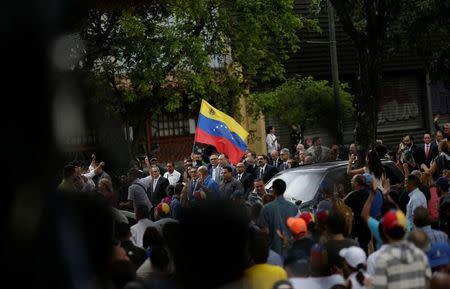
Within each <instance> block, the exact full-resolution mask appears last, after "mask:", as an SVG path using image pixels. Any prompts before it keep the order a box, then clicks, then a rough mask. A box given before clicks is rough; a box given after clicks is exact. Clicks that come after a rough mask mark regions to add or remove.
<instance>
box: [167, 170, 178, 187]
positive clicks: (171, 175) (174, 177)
mask: <svg viewBox="0 0 450 289" xmlns="http://www.w3.org/2000/svg"><path fill="white" fill-rule="evenodd" d="M164 177H165V178H166V179H168V180H169V184H171V185H172V186H175V185H176V184H177V183H178V182H179V181H180V178H181V173H179V172H178V171H176V170H174V171H173V172H172V173H169V172H166V173H165V174H164Z"/></svg>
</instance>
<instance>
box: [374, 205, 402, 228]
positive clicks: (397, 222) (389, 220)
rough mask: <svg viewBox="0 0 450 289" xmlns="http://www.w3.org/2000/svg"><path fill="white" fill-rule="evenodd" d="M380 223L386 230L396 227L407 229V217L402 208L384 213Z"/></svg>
mask: <svg viewBox="0 0 450 289" xmlns="http://www.w3.org/2000/svg"><path fill="white" fill-rule="evenodd" d="M380 224H381V225H382V226H383V228H385V229H386V230H392V229H395V228H399V227H400V228H402V229H404V230H405V229H406V217H405V215H404V214H403V212H402V211H400V210H390V211H389V212H387V213H386V214H384V216H383V218H382V219H381V222H380Z"/></svg>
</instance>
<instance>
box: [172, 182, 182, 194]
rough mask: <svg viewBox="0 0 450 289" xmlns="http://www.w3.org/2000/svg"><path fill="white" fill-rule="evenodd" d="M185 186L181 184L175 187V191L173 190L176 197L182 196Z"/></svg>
mask: <svg viewBox="0 0 450 289" xmlns="http://www.w3.org/2000/svg"><path fill="white" fill-rule="evenodd" d="M183 188H184V185H183V184H181V183H177V184H176V185H175V189H174V190H173V194H174V195H181V192H182V191H183Z"/></svg>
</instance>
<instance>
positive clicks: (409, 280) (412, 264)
mask: <svg viewBox="0 0 450 289" xmlns="http://www.w3.org/2000/svg"><path fill="white" fill-rule="evenodd" d="M430 278H431V269H430V266H429V265H428V259H427V257H426V256H425V254H424V253H423V252H422V251H421V250H420V249H418V248H417V247H416V246H414V245H413V244H411V243H409V242H407V241H400V242H398V243H393V244H390V245H389V246H388V247H386V248H384V249H383V250H382V251H381V252H380V254H379V256H378V258H377V260H376V264H375V275H374V276H373V283H372V285H373V289H415V288H417V289H422V288H428V287H429V284H430Z"/></svg>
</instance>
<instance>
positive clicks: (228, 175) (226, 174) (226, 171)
mask: <svg viewBox="0 0 450 289" xmlns="http://www.w3.org/2000/svg"><path fill="white" fill-rule="evenodd" d="M222 175H223V179H224V180H227V181H229V180H231V179H232V178H233V169H232V168H231V167H230V166H226V167H224V168H223V170H222Z"/></svg>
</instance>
